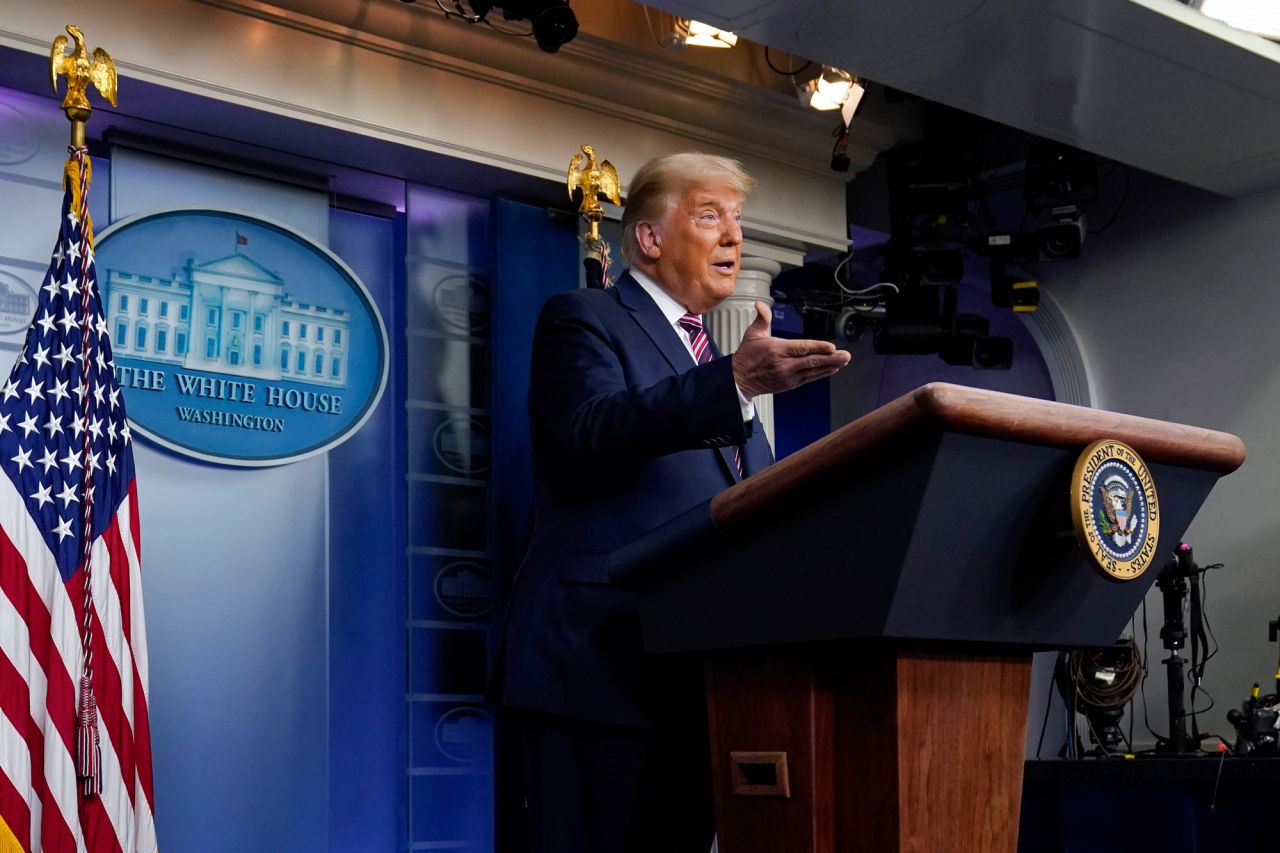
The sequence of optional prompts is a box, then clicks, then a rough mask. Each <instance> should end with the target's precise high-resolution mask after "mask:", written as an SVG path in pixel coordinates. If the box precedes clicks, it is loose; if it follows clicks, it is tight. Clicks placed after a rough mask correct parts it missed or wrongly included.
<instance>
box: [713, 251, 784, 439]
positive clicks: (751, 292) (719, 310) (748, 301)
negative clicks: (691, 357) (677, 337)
mask: <svg viewBox="0 0 1280 853" xmlns="http://www.w3.org/2000/svg"><path fill="white" fill-rule="evenodd" d="M780 272H782V264H780V263H778V262H777V261H773V260H770V259H768V258H758V257H746V256H744V257H743V258H742V269H741V270H740V271H739V272H738V283H737V286H736V287H735V288H734V290H733V295H732V296H730V297H729V298H728V299H726V300H725V301H724V302H721V303H720V304H719V305H717V306H716V307H715V308H712V309H711V310H710V311H708V312H707V313H706V314H704V315H702V319H703V322H704V323H705V324H706V326H707V329H708V330H709V331H710V332H711V337H712V339H713V340H715V342H716V346H718V347H720V351H721V352H722V353H724V354H725V355H728V354H729V353H731V352H733V351H734V350H736V349H737V348H738V344H740V343H742V336H743V335H744V334H746V332H747V326H750V325H751V324H752V322H754V321H755V319H756V309H755V303H756V300H757V299H758V300H760V301H762V302H764V303H765V304H767V305H770V306H772V305H773V297H772V296H770V295H769V286H770V285H771V284H773V279H774V276H776V275H777V274H778V273H780ZM754 402H755V404H756V414H757V415H759V417H760V423H761V424H763V425H764V434H765V436H766V437H767V438H768V439H769V446H770V447H774V440H773V395H772V394H762V395H760V396H759V397H756V398H755V401H754Z"/></svg>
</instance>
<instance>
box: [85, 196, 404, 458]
mask: <svg viewBox="0 0 1280 853" xmlns="http://www.w3.org/2000/svg"><path fill="white" fill-rule="evenodd" d="M94 254H95V258H96V260H97V269H98V283H99V286H100V287H101V289H102V293H103V303H104V305H105V307H106V314H107V327H108V329H109V330H110V333H111V348H112V355H113V358H114V361H115V367H116V375H117V376H118V378H119V380H120V386H121V387H122V388H123V389H124V394H125V398H126V401H127V404H128V411H129V420H130V421H132V422H133V424H134V426H135V427H136V428H137V430H138V432H139V433H141V434H142V435H144V436H146V437H147V438H150V439H152V440H153V441H155V442H157V443H159V444H161V445H163V446H165V447H168V448H171V449H173V450H176V451H178V452H180V453H183V454H186V455H188V456H192V457H195V458H197V459H203V460H206V461H212V462H221V463H225V464H230V465H251V466H261V465H278V464H281V463H284V462H291V461H294V460H297V459H300V458H302V457H305V456H310V455H313V454H316V453H322V452H324V451H326V450H328V449H330V448H332V447H334V446H335V445H337V444H340V443H341V442H342V441H344V440H345V439H346V438H347V437H349V436H350V435H351V434H352V433H354V432H355V431H356V430H357V429H359V428H360V426H361V425H362V424H363V423H364V422H365V420H367V419H368V417H369V416H370V415H371V414H372V413H373V410H374V408H375V407H376V406H377V404H378V400H379V399H380V398H381V396H382V391H383V389H384V388H385V387H386V381H387V333H386V328H385V327H384V326H383V324H382V317H381V316H380V315H379V314H378V309H377V307H376V306H375V305H374V304H373V300H372V298H371V297H370V296H369V292H368V291H367V290H365V287H364V285H363V284H361V282H360V280H359V279H358V278H357V277H356V275H355V273H353V272H352V271H351V269H350V268H348V267H347V265H346V264H344V263H343V262H342V261H341V260H340V259H339V258H338V257H337V256H336V255H334V254H333V253H332V252H330V251H329V250H328V249H326V248H324V247H323V246H320V245H317V244H316V243H313V242H312V241H311V240H309V239H308V238H306V237H304V236H303V235H302V234H299V233H298V232H296V231H293V230H292V229H290V228H288V227H286V226H284V225H281V224H279V223H275V222H271V221H268V220H264V219H260V218H257V217H253V216H249V215H247V214H243V213H236V212H232V211H225V210H210V209H203V208H201V209H181V210H166V211H160V212H155V213H146V214H142V215H140V216H136V217H133V218H130V219H127V220H124V221H122V222H119V223H117V224H115V225H113V226H112V227H111V228H109V229H107V230H106V231H104V232H103V233H102V235H101V236H100V237H99V238H98V240H97V246H96V249H95V253H94Z"/></svg>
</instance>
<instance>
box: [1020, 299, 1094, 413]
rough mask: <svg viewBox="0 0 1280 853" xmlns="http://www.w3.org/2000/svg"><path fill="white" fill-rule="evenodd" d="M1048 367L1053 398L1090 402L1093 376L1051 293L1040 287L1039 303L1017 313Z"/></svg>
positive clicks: (1073, 332) (1068, 401) (1062, 400)
mask: <svg viewBox="0 0 1280 853" xmlns="http://www.w3.org/2000/svg"><path fill="white" fill-rule="evenodd" d="M1020 316H1021V317H1022V319H1023V322H1024V324H1025V325H1026V327H1027V330H1028V331H1029V332H1031V336H1032V337H1033V338H1034V339H1035V342H1036V345H1037V346H1039V348H1040V354H1041V355H1042V356H1043V357H1044V363H1045V367H1047V368H1048V369H1049V380H1050V382H1052V384H1053V398H1054V399H1055V400H1057V401H1058V402H1059V403H1071V404H1073V405H1076V406H1092V405H1093V388H1094V384H1093V377H1092V375H1091V373H1090V370H1089V362H1088V360H1087V359H1086V358H1085V355H1084V352H1083V351H1082V350H1081V349H1080V341H1079V340H1078V339H1077V338H1076V334H1075V331H1074V330H1073V329H1072V328H1071V323H1070V321H1068V320H1067V316H1066V314H1065V313H1063V311H1062V308H1061V306H1059V305H1058V302H1057V300H1056V299H1054V298H1053V295H1052V294H1050V293H1048V292H1047V291H1045V290H1043V289H1042V290H1041V291H1040V306H1039V308H1037V309H1036V310H1035V311H1032V312H1029V313H1026V314H1022V315H1020Z"/></svg>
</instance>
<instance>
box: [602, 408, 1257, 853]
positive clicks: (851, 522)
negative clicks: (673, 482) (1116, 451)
mask: <svg viewBox="0 0 1280 853" xmlns="http://www.w3.org/2000/svg"><path fill="white" fill-rule="evenodd" d="M1102 438H1114V439H1118V440H1120V441H1123V442H1125V443H1127V444H1128V445H1130V446H1131V447H1133V448H1134V449H1135V450H1136V451H1137V452H1138V453H1139V454H1140V455H1141V456H1142V458H1143V459H1144V460H1145V462H1146V463H1147V466H1148V468H1149V469H1150V471H1151V474H1152V477H1153V478H1154V480H1155V484H1156V488H1157V490H1158V493H1159V505H1160V514H1161V523H1160V540H1159V549H1158V551H1157V554H1159V555H1167V554H1169V553H1170V552H1171V551H1172V549H1173V548H1174V546H1175V545H1176V544H1177V543H1178V541H1179V539H1180V537H1181V536H1182V534H1183V533H1184V532H1185V531H1186V528H1187V527H1188V525H1190V523H1191V520H1192V518H1193V517H1194V516H1195V514H1196V512H1197V511H1198V510H1199V508H1200V505H1201V503H1202V502H1203V501H1204V500H1205V498H1206V497H1207V496H1208V494H1209V491H1210V490H1211V489H1212V488H1213V485H1214V483H1215V482H1216V481H1217V479H1218V478H1219V477H1220V476H1222V475H1223V474H1227V473H1230V472H1231V471H1233V470H1235V469H1236V468H1237V467H1239V465H1240V464H1241V463H1242V462H1243V461H1244V445H1243V443H1242V442H1241V441H1240V439H1238V438H1236V437H1235V436H1233V435H1228V434H1226V433H1220V432H1214V431H1211V430H1205V429H1198V428H1195V427H1189V426H1182V425H1178V424H1171V423H1164V422H1161V421H1154V420H1148V419H1145V418H1137V417H1132V416H1128V415H1120V414H1114V413H1110V412H1102V411H1097V410H1094V409H1085V408H1081V407H1077V406H1069V405H1065V404H1060V403H1050V402H1044V401H1040V400H1031V399H1026V398H1023V397H1017V396H1013V395H1010V394H1000V393H996V392H990V391H981V390H977V389H972V388H964V387H960V386H954V385H946V384H931V385H926V386H924V387H922V388H919V389H917V390H916V391H914V392H912V393H910V394H907V395H905V396H903V397H901V398H899V399H897V400H895V401H893V402H892V403H889V404H887V405H885V406H883V407H881V408H880V409H878V410H876V411H875V412H872V413H871V414H869V415H867V416H865V417H863V418H860V419H859V420H858V421H856V422H854V423H852V424H849V425H848V426H846V427H844V428H842V429H840V430H839V431H837V432H835V433H833V434H831V435H830V436H827V437H826V438H824V439H822V440H821V441H818V442H816V443H814V444H813V445H811V446H809V447H807V448H805V449H804V450H802V451H800V452H799V453H796V454H794V455H793V456H791V457H789V458H787V459H785V460H783V461H781V462H779V463H778V464H777V465H774V466H773V467H771V468H769V469H767V470H765V471H763V472H761V473H759V474H756V475H754V476H752V477H750V478H748V479H747V480H745V481H744V482H742V483H739V484H738V485H736V486H734V487H732V488H730V489H727V490H725V491H724V492H721V493H720V494H718V495H717V496H716V497H715V498H714V499H713V500H711V501H710V502H708V503H707V504H705V505H703V506H701V507H698V508H696V509H695V510H693V511H691V512H690V513H688V514H686V515H684V516H682V517H680V518H678V519H676V520H674V521H673V522H671V523H669V524H668V525H666V526H664V527H662V528H660V529H658V530H656V531H654V532H652V533H651V534H649V535H648V536H646V537H644V538H642V539H641V540H638V541H637V542H635V543H632V545H630V546H628V547H627V548H625V549H623V550H622V551H620V552H618V553H617V554H615V562H616V564H617V565H618V566H619V567H620V571H621V572H623V573H625V572H627V571H634V572H635V575H634V582H635V585H636V588H637V596H638V600H639V604H640V613H641V620H642V624H643V629H644V636H645V645H646V648H647V649H648V650H649V651H650V652H654V653H665V652H693V651H697V652H702V653H704V654H705V657H706V661H707V713H708V721H709V726H710V732H711V741H712V756H711V758H712V762H713V769H714V777H715V785H716V793H715V796H716V814H717V824H718V827H719V833H720V850H721V853H756V851H759V853H765V852H766V851H767V853H834V851H839V853H849V851H863V850H865V851H871V853H884V851H895V850H901V851H921V853H924V851H929V853H937V851H945V853H970V852H971V853H996V851H1008V853H1013V851H1015V850H1016V848H1017V834H1018V810H1019V804H1020V800H1021V793H1022V764H1023V758H1024V744H1025V740H1026V718H1027V695H1028V689H1029V679H1030V673H1031V654H1032V652H1033V651H1036V650H1040V649H1057V648H1064V647H1071V646H1104V645H1110V644H1111V643H1113V642H1114V641H1115V640H1116V638H1117V637H1118V635H1119V634H1120V631H1121V630H1122V629H1123V627H1124V624H1125V623H1126V622H1127V621H1128V620H1129V617H1130V615H1131V614H1132V613H1133V612H1134V610H1135V608H1136V607H1137V606H1138V604H1139V602H1140V601H1141V600H1142V598H1143V596H1144V595H1145V593H1146V591H1147V589H1148V588H1149V587H1150V585H1151V583H1152V582H1153V581H1154V580H1155V578H1156V576H1157V575H1158V574H1159V571H1160V568H1161V565H1162V564H1163V557H1160V556H1158V557H1157V558H1156V560H1155V563H1154V564H1153V565H1152V566H1151V568H1149V569H1148V570H1147V571H1146V572H1145V573H1144V574H1142V575H1141V576H1139V577H1138V578H1136V579H1134V580H1131V581H1128V582H1119V581H1115V580H1112V579H1110V578H1108V577H1106V576H1104V575H1103V573H1102V572H1101V571H1099V570H1098V569H1097V568H1096V567H1094V566H1093V565H1092V564H1091V563H1090V562H1089V557H1088V556H1087V554H1086V553H1085V551H1084V550H1083V549H1082V548H1081V547H1080V546H1079V545H1078V544H1077V541H1076V536H1075V532H1074V530H1073V528H1072V522H1071V520H1070V515H1069V512H1070V501H1071V495H1070V489H1069V481H1070V477H1071V473H1072V469H1073V467H1074V465H1075V462H1076V459H1077V457H1078V456H1079V454H1080V452H1081V451H1082V450H1083V449H1084V448H1085V447H1086V446H1088V445H1089V444H1090V443H1092V442H1093V441H1095V440H1098V439H1102ZM676 554H678V555H679V559H678V560H674V559H672V557H673V556H674V555H676ZM673 564H675V565H679V566H680V569H679V570H678V571H674V570H671V569H670V568H668V567H670V566H672V565H673Z"/></svg>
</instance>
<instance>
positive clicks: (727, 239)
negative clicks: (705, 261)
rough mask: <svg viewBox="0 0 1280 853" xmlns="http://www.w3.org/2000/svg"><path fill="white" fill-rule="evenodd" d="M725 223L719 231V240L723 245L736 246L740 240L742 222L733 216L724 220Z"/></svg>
mask: <svg viewBox="0 0 1280 853" xmlns="http://www.w3.org/2000/svg"><path fill="white" fill-rule="evenodd" d="M725 222H726V223H727V224H726V225H725V227H724V229H723V231H722V232H721V235H720V242H721V243H722V244H723V245H725V246H736V245H738V244H739V243H741V242H742V223H741V222H739V221H738V220H737V219H734V218H733V217H729V218H728V219H726V220H725Z"/></svg>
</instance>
